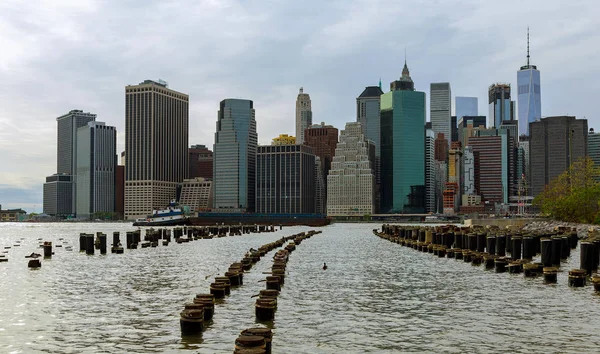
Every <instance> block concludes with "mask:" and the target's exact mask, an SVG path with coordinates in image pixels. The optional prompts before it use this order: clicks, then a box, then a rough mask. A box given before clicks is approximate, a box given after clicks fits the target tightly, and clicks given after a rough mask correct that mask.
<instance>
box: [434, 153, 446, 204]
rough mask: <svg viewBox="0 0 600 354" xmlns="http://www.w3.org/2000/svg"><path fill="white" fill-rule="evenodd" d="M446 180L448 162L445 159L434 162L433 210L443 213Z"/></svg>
mask: <svg viewBox="0 0 600 354" xmlns="http://www.w3.org/2000/svg"><path fill="white" fill-rule="evenodd" d="M447 182H448V163H447V162H446V161H436V162H435V212H436V213H443V212H444V204H443V201H444V199H443V195H444V190H445V189H446V183H447Z"/></svg>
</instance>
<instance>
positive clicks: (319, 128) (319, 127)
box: [304, 123, 339, 214]
mask: <svg viewBox="0 0 600 354" xmlns="http://www.w3.org/2000/svg"><path fill="white" fill-rule="evenodd" d="M338 134H339V132H338V129H337V128H335V127H333V126H331V125H326V124H325V123H321V124H313V125H311V126H310V127H308V129H306V130H305V131H304V144H305V145H308V146H310V147H312V148H313V153H314V154H315V155H316V156H317V157H319V160H320V166H321V173H319V174H317V176H316V177H315V178H317V179H319V178H320V179H322V180H321V181H317V182H315V183H316V184H318V185H320V184H322V185H323V191H322V193H321V194H320V195H317V198H319V201H318V202H317V205H321V213H323V214H325V213H326V212H327V175H329V170H330V169H331V162H332V161H333V156H335V149H336V147H337V143H338Z"/></svg>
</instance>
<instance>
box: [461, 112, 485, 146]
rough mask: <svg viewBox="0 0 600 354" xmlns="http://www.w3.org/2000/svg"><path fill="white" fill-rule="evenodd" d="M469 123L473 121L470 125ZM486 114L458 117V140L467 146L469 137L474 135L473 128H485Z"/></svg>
mask: <svg viewBox="0 0 600 354" xmlns="http://www.w3.org/2000/svg"><path fill="white" fill-rule="evenodd" d="M469 123H471V124H470V125H469ZM485 127H486V126H485V116H462V117H459V118H458V141H460V143H461V144H462V146H467V138H468V137H470V136H473V135H474V133H473V129H475V128H482V129H485Z"/></svg>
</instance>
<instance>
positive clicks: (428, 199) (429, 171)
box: [425, 129, 436, 213]
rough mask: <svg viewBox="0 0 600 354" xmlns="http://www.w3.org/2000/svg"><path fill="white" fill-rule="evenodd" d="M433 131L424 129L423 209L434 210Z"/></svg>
mask: <svg viewBox="0 0 600 354" xmlns="http://www.w3.org/2000/svg"><path fill="white" fill-rule="evenodd" d="M434 147H435V133H434V132H433V130H432V129H426V130H425V211H426V212H428V213H435V212H436V204H435V151H434V150H435V149H434Z"/></svg>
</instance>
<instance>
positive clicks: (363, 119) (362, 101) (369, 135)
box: [356, 86, 383, 184]
mask: <svg viewBox="0 0 600 354" xmlns="http://www.w3.org/2000/svg"><path fill="white" fill-rule="evenodd" d="M381 95H383V91H382V90H381V87H380V86H367V87H366V88H365V89H364V90H363V92H362V93H361V94H360V95H359V96H358V97H357V98H356V121H357V122H359V123H360V126H361V127H362V132H363V135H364V136H365V139H369V140H371V141H373V143H374V144H375V166H374V167H375V183H376V184H379V183H381V161H380V160H381V130H380V120H381V118H380V113H381Z"/></svg>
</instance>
